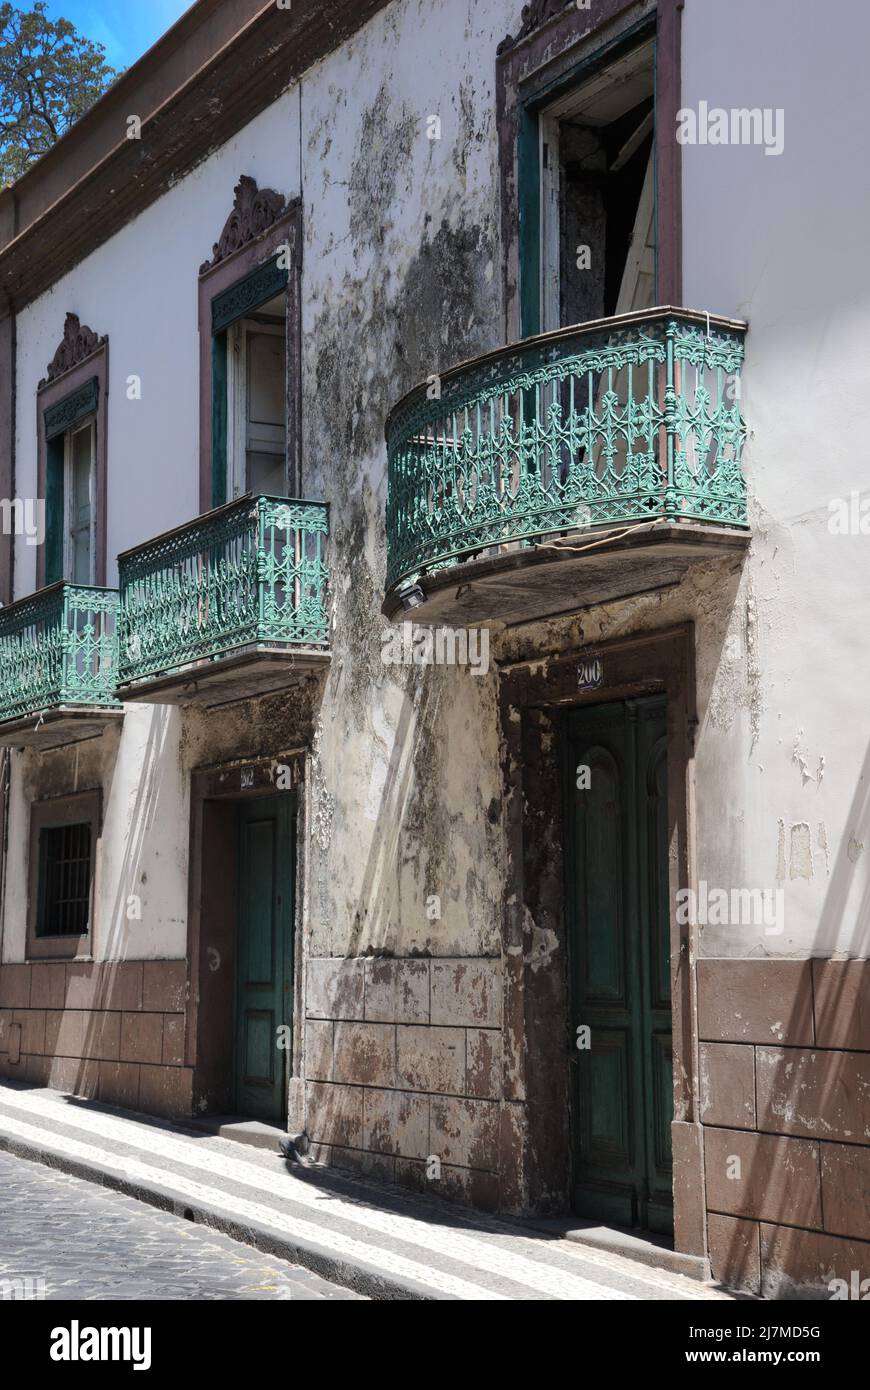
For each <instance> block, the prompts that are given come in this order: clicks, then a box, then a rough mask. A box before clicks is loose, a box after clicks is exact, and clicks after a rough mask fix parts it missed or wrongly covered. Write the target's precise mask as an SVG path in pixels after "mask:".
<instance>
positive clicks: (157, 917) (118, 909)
mask: <svg viewBox="0 0 870 1390" xmlns="http://www.w3.org/2000/svg"><path fill="white" fill-rule="evenodd" d="M180 733H181V720H180V716H179V713H178V711H177V710H175V709H171V708H170V707H168V706H163V705H128V706H127V709H126V713H125V718H124V726H123V733H122V734H121V737H120V739H119V740H117V739H116V737H115V735H114V733H108V734H106V735H104V736H103V738H101V739H89V740H87V741H86V742H85V743H81V744H79V745H78V746H77V747H73V748H70V749H67V750H56V751H54V752H49V753H44V754H38V753H24V754H21V753H19V754H16V755H15V757H14V759H13V776H12V780H11V794H10V799H9V856H8V859H7V883H6V922H5V932H4V941H3V959H4V960H7V961H18V960H24V958H25V929H26V918H27V894H28V882H27V881H28V854H29V838H30V804H31V800H32V799H33V798H34V795H38V796H40V797H44V796H46V795H67V794H70V793H72V792H76V791H91V790H93V789H94V788H99V789H100V790H101V792H102V807H103V835H102V840H101V844H100V852H99V858H98V875H97V881H96V893H97V899H96V913H95V917H96V922H97V930H96V932H95V933H94V935H93V937H92V951H93V956H94V959H95V960H163V959H174V958H176V957H179V956H184V955H185V954H186V950H187V848H188V835H189V831H188V805H189V800H188V798H189V785H190V784H189V780H188V779H186V778H185V777H183V775H182V770H181V760H180V757H179V739H180ZM134 898H135V899H138V902H134V901H133V899H134Z"/></svg>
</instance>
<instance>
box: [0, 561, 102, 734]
mask: <svg viewBox="0 0 870 1390" xmlns="http://www.w3.org/2000/svg"><path fill="white" fill-rule="evenodd" d="M117 626H118V594H117V591H116V590H115V589H99V588H93V587H90V586H85V585H81V584H68V583H66V582H63V581H62V582H60V583H58V584H52V585H51V586H50V587H49V588H47V589H40V590H39V591H38V593H35V594H31V595H30V596H29V597H28V598H24V599H19V600H18V601H17V602H16V603H11V604H10V605H9V607H8V608H3V609H0V721H7V720H13V719H24V718H26V717H27V716H29V715H32V714H37V713H39V712H40V711H43V710H52V709H55V710H56V709H58V708H60V707H63V706H76V705H78V706H87V707H93V706H105V707H107V708H118V707H119V706H118V701H117V699H116V697H115V687H116V685H117V683H118V632H117Z"/></svg>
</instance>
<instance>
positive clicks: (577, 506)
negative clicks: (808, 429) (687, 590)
mask: <svg viewBox="0 0 870 1390" xmlns="http://www.w3.org/2000/svg"><path fill="white" fill-rule="evenodd" d="M745 331H746V325H745V324H742V323H739V322H737V321H735V320H731V319H722V318H718V317H713V316H710V315H706V314H699V313H694V312H690V311H687V310H682V309H672V308H664V309H652V310H648V311H643V312H638V313H632V314H622V315H620V316H619V317H617V318H612V319H604V320H599V321H597V322H595V323H591V324H585V325H581V326H579V327H576V328H566V329H560V330H558V331H557V332H555V333H547V334H544V335H542V336H540V337H537V338H529V339H527V340H526V341H524V342H520V343H517V344H515V345H513V346H511V347H509V348H505V349H502V350H500V351H498V352H494V353H490V354H489V355H488V356H486V357H482V358H478V359H477V360H476V361H473V362H468V363H466V364H464V365H463V366H460V367H457V368H455V369H453V370H452V371H449V372H447V373H445V374H444V375H443V376H442V377H440V378H430V380H429V382H428V383H427V384H424V385H422V386H418V387H417V388H415V389H414V390H413V391H411V392H410V393H409V394H408V395H407V396H405V397H404V398H403V399H402V400H401V401H400V402H399V404H398V405H397V406H396V407H395V409H394V410H393V411H392V413H391V415H390V418H389V421H388V422H387V448H388V456H389V493H388V502H387V540H388V550H389V558H388V567H387V568H388V573H387V587H388V588H392V587H393V586H395V585H396V584H398V583H400V582H401V581H402V580H409V579H411V578H413V577H419V576H421V575H423V574H425V573H427V572H428V573H431V572H433V571H435V570H438V569H442V568H444V567H446V566H449V565H453V564H456V563H457V562H459V561H461V560H466V559H469V558H471V557H473V556H480V555H481V553H482V552H490V551H492V549H493V548H497V549H499V550H501V549H504V548H505V547H511V548H515V547H516V546H517V545H528V544H530V543H532V542H534V541H535V540H536V539H539V538H542V537H545V536H550V537H552V536H553V535H558V534H560V533H564V532H568V531H576V530H578V529H585V528H587V527H594V526H604V525H611V526H612V525H614V524H621V523H627V524H629V525H632V524H636V523H642V522H649V521H656V520H659V519H660V520H663V521H671V522H677V521H686V520H693V521H701V522H708V523H715V524H718V525H725V526H734V527H745V526H746V485H745V482H744V479H743V474H742V472H741V462H740V460H741V451H742V447H743V441H744V437H745V428H744V424H743V420H742V417H741V411H740V368H741V364H742V361H743V339H744V335H745Z"/></svg>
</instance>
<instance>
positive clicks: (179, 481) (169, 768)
mask: <svg viewBox="0 0 870 1390" xmlns="http://www.w3.org/2000/svg"><path fill="white" fill-rule="evenodd" d="M299 167H300V165H299V94H298V89H296V88H294V89H292V90H289V91H288V92H286V93H285V94H284V95H283V96H282V97H281V98H280V100H279V101H277V102H276V103H275V104H274V105H273V106H272V107H271V108H270V109H269V110H268V111H266V112H264V113H263V114H262V115H260V116H258V117H257V119H256V120H254V121H252V122H251V124H250V125H249V126H247V127H246V128H245V129H244V130H242V131H240V132H239V133H238V135H236V136H235V137H234V138H233V139H232V140H230V141H229V142H228V143H227V144H225V145H223V146H222V147H220V148H219V149H217V150H216V151H215V153H214V154H212V155H211V156H210V157H209V158H208V159H207V160H206V161H205V162H204V163H202V164H201V165H199V166H198V167H197V168H196V169H195V170H193V171H192V172H191V173H190V174H189V175H188V176H187V177H186V178H185V179H184V180H183V181H182V182H181V183H179V184H178V185H177V186H176V187H175V188H173V189H172V190H171V191H170V192H169V193H167V194H166V195H165V196H164V197H162V198H161V199H160V200H159V201H158V202H156V203H154V204H152V206H151V207H149V208H147V209H146V210H145V211H144V212H143V213H142V214H141V215H140V216H139V217H137V218H136V219H135V220H134V221H133V222H131V223H130V224H129V225H128V226H127V227H125V228H123V229H122V230H121V231H120V232H119V233H118V234H117V235H116V236H114V237H112V238H111V240H110V241H108V242H107V243H106V244H105V245H103V246H101V247H100V248H99V249H98V250H97V251H95V252H94V253H93V254H92V255H91V256H89V257H88V258H87V259H86V260H85V261H83V262H82V263H81V265H79V266H77V267H76V268H75V269H74V270H73V271H71V272H70V274H69V275H67V276H65V277H64V278H63V279H62V280H60V281H58V283H57V284H56V285H55V286H54V287H53V288H52V289H51V290H50V291H48V292H47V293H46V294H44V295H42V296H41V297H40V298H39V299H38V300H36V301H35V302H34V303H33V304H31V305H30V306H28V308H27V309H26V310H25V311H24V312H23V313H22V314H21V315H20V316H19V317H18V320H17V334H18V375H17V458H16V470H17V493H18V495H19V496H21V497H33V496H35V495H36V471H37V461H36V460H37V443H36V388H37V383H38V382H39V380H40V379H41V378H42V377H43V376H44V375H45V371H46V366H47V364H48V362H49V361H50V360H51V358H52V356H53V355H54V351H55V348H56V347H57V344H58V342H59V341H60V339H61V336H62V332H63V321H64V316H65V314H66V313H67V311H72V312H75V313H78V314H79V316H80V318H81V320H82V322H83V323H87V324H88V325H89V326H90V327H91V328H92V329H93V330H94V331H95V332H97V333H99V334H104V333H108V334H109V374H110V379H109V387H110V389H109V419H108V444H109V450H108V518H107V552H108V567H107V580H108V583H109V584H110V585H112V584H116V583H117V565H116V559H115V557H116V555H117V554H118V553H119V552H120V551H121V550H124V549H126V548H127V547H128V546H132V545H135V544H137V543H138V542H141V541H143V540H146V539H148V537H150V536H154V535H158V534H159V533H160V532H161V531H164V530H166V529H168V528H169V527H171V526H176V525H178V524H180V523H182V522H184V521H186V520H188V519H189V518H191V517H193V516H195V515H196V514H197V513H198V511H199V382H198V374H199V337H198V320H197V314H198V304H197V275H198V271H199V267H200V265H201V264H202V262H203V261H204V260H206V259H208V258H209V257H210V256H211V251H212V245H213V243H214V241H215V239H216V238H217V236H218V234H219V233H220V230H221V228H222V226H223V223H224V221H225V219H226V217H227V216H228V214H229V212H230V210H231V207H232V202H233V188H234V185H235V183H236V181H237V179H238V177H239V175H240V174H242V173H247V174H251V175H253V176H254V177H255V178H256V179H257V182H258V183H259V185H260V186H261V187H272V188H275V189H277V190H278V191H280V192H282V193H284V194H286V195H287V196H288V197H295V196H297V195H298V193H299V188H300V174H299ZM131 373H136V374H138V375H139V376H140V377H141V380H142V399H141V401H130V400H128V399H127V396H126V389H125V388H126V379H127V377H128V376H129V375H130V374H131ZM35 585H36V549H35V548H34V547H32V546H28V545H27V544H26V543H25V542H24V538H20V539H19V541H18V542H17V549H16V555H15V590H16V596H21V595H24V594H27V593H30V592H32V590H33V589H34V588H35ZM181 728H182V724H181V717H180V715H179V713H178V712H177V711H176V710H174V709H171V708H169V707H162V706H144V707H142V706H135V705H129V706H127V709H126V715H125V719H124V725H123V730H122V733H121V736H120V740H119V741H118V743H117V753H115V751H114V750H115V742H114V739H113V738H112V737H111V736H104V737H103V738H102V739H100V740H98V741H89V742H88V743H87V744H82V745H80V746H79V749H78V750H76V749H74V748H72V749H68V750H66V751H65V752H61V753H55V754H48V755H44V761H43V762H42V763H41V764H40V763H39V761H38V759H39V755H32V754H31V755H22V754H20V753H18V754H14V755H13V760H12V773H11V796H10V821H9V845H10V852H9V859H8V869H7V879H6V920H5V927H4V942H3V958H4V959H5V960H23V959H24V942H25V918H26V903H27V881H26V871H27V863H26V861H27V845H28V836H29V823H30V810H29V807H30V801H31V800H32V799H33V798H34V797H36V796H39V797H44V796H49V795H57V794H60V793H61V792H64V793H65V792H67V791H69V790H73V789H75V788H76V787H81V788H86V787H87V788H91V787H94V786H101V787H102V789H103V820H104V832H103V840H102V848H101V880H100V910H99V919H98V920H99V931H98V932H97V934H96V938H95V947H94V949H95V955H96V957H97V958H98V959H125V958H132V959H143V958H144V959H161V958H173V957H179V956H184V955H185V953H186V943H187V910H188V900H187V858H188V843H189V803H188V797H189V779H188V778H186V777H185V776H184V775H183V772H182V764H181V759H180V754H179V739H180V735H181ZM40 766H41V771H40V772H39V773H37V768H38V767H40ZM132 894H136V895H138V896H139V897H140V898H141V901H142V918H141V922H139V921H137V920H136V919H135V917H133V918H130V919H128V917H127V900H128V897H129V896H130V895H132Z"/></svg>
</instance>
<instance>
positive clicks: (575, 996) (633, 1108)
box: [566, 696, 673, 1232]
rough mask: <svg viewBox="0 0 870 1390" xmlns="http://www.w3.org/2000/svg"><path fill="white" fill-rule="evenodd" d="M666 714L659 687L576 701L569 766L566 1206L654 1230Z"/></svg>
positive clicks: (663, 984)
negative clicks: (569, 1178)
mask: <svg viewBox="0 0 870 1390" xmlns="http://www.w3.org/2000/svg"><path fill="white" fill-rule="evenodd" d="M665 715H666V701H665V697H664V696H654V697H649V698H643V699H636V700H626V701H621V702H618V703H613V704H606V705H596V706H594V707H592V708H589V709H583V710H579V711H577V712H575V713H573V714H571V715H570V716H569V720H568V738H567V751H568V765H567V768H566V785H567V787H568V789H569V802H568V841H569V843H568V852H567V855H566V862H567V868H568V893H567V909H568V925H569V957H570V962H571V984H572V1010H573V1018H572V1024H573V1026H572V1037H571V1057H572V1067H571V1071H572V1076H573V1092H574V1094H573V1130H574V1144H573V1148H574V1202H575V1209H576V1210H577V1212H578V1213H579V1214H582V1215H585V1216H590V1217H597V1218H600V1219H601V1220H605V1221H612V1222H616V1223H619V1224H621V1225H625V1226H641V1227H645V1228H647V1229H650V1230H654V1231H660V1232H668V1231H670V1230H672V1228H673V1196H672V1177H671V1120H672V1116H673V1066H672V1057H671V989H670V948H669V930H668V921H669V898H668V798H667V763H666V737H665ZM587 768H588V776H587V774H586V773H585V772H584V771H583V769H587ZM587 780H588V786H586V785H584V784H585V782H586V781H587ZM578 783H579V784H580V785H578ZM583 1028H587V1029H588V1030H589V1034H588V1042H589V1046H588V1047H584V1046H582V1043H583V1042H584V1041H586V1040H587V1039H586V1038H585V1037H584V1034H583V1033H582V1032H578V1030H582V1029H583ZM578 1042H580V1043H581V1046H579V1047H578V1046H577V1044H578Z"/></svg>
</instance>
